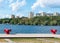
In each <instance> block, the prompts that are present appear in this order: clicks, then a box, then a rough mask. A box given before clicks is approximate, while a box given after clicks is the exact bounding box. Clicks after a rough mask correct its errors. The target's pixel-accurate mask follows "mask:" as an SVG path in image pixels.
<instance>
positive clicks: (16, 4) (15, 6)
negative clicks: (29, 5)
mask: <svg viewBox="0 0 60 43" xmlns="http://www.w3.org/2000/svg"><path fill="white" fill-rule="evenodd" d="M25 4H26V1H25V0H22V1H21V2H19V1H18V0H17V1H16V2H14V3H11V4H10V5H9V7H11V8H12V11H17V10H18V9H19V8H21V7H23V6H24V5H25Z"/></svg>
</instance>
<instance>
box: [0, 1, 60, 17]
mask: <svg viewBox="0 0 60 43" xmlns="http://www.w3.org/2000/svg"><path fill="white" fill-rule="evenodd" d="M30 11H32V12H34V13H39V12H49V13H50V12H51V13H53V12H59V13H60V0H0V18H5V17H6V18H8V17H10V16H11V15H12V14H14V15H16V16H28V14H29V12H30Z"/></svg>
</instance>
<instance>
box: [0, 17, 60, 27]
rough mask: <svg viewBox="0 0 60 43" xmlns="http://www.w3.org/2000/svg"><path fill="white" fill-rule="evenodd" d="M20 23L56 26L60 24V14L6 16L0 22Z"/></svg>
mask: <svg viewBox="0 0 60 43" xmlns="http://www.w3.org/2000/svg"><path fill="white" fill-rule="evenodd" d="M6 23H8V24H19V25H44V26H56V25H60V16H35V17H33V18H28V17H21V18H4V19H0V24H6Z"/></svg>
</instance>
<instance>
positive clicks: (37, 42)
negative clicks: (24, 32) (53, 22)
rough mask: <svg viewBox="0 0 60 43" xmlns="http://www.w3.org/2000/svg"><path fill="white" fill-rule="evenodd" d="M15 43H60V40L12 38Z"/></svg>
mask: <svg viewBox="0 0 60 43" xmlns="http://www.w3.org/2000/svg"><path fill="white" fill-rule="evenodd" d="M11 40H12V41H14V42H33V43H47V42H46V40H47V41H48V43H54V42H55V41H56V42H60V39H59V38H12V39H11Z"/></svg>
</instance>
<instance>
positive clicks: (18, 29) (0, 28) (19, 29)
mask: <svg viewBox="0 0 60 43" xmlns="http://www.w3.org/2000/svg"><path fill="white" fill-rule="evenodd" d="M4 28H8V29H12V31H11V34H17V33H20V34H35V33H39V34H42V33H43V34H51V32H50V30H51V29H57V34H60V26H32V25H10V24H0V34H1V33H3V34H4Z"/></svg>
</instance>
